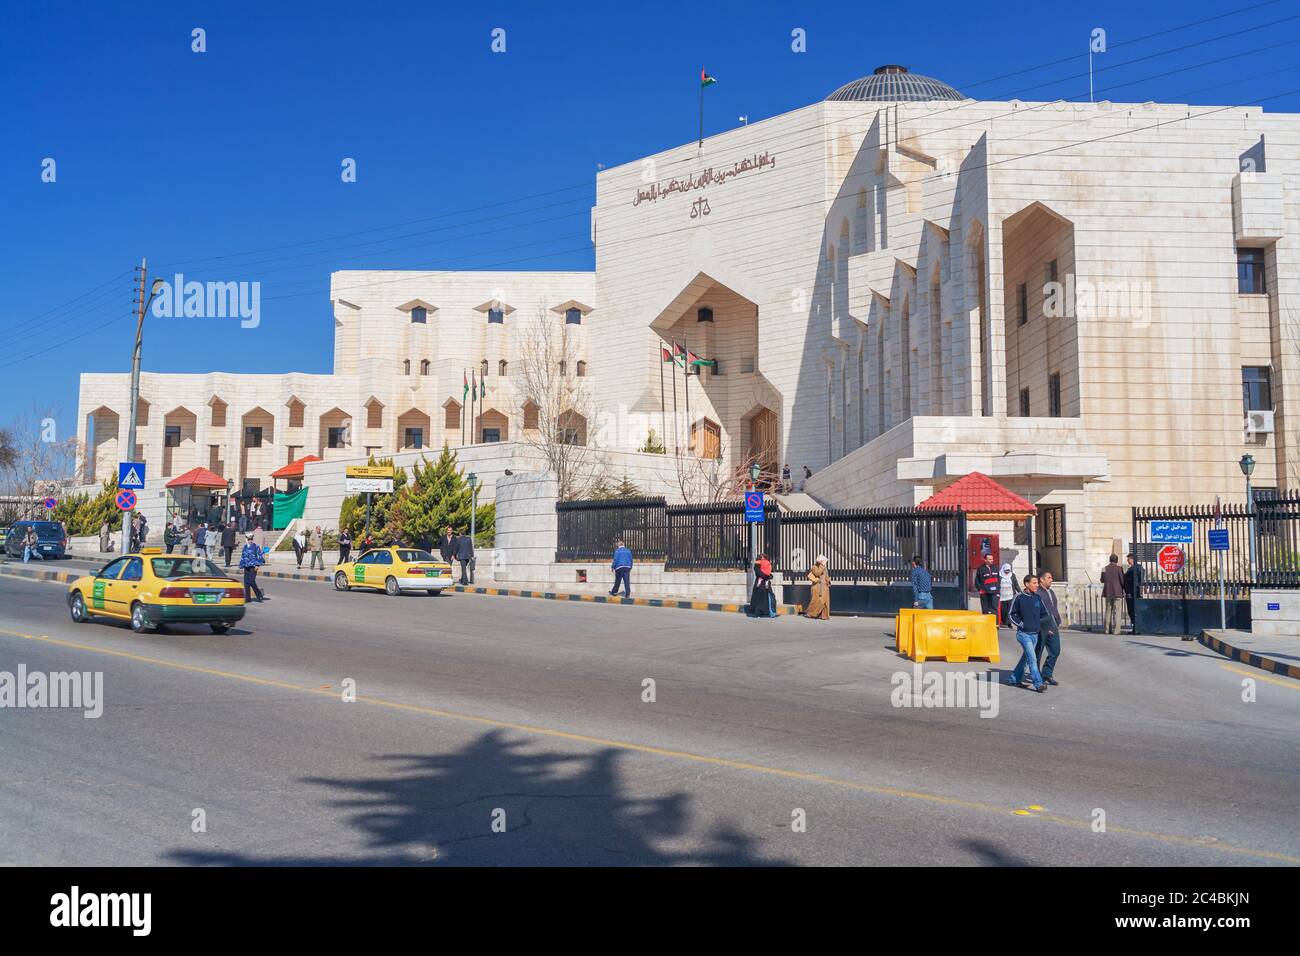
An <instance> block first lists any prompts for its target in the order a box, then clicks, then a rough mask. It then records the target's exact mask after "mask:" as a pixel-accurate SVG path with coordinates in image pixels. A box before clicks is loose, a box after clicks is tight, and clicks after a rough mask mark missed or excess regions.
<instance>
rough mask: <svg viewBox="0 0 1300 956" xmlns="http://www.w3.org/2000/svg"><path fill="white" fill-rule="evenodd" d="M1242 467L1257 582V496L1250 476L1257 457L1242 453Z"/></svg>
mask: <svg viewBox="0 0 1300 956" xmlns="http://www.w3.org/2000/svg"><path fill="white" fill-rule="evenodd" d="M1237 464H1238V465H1239V466H1240V467H1241V473H1242V474H1243V475H1245V476H1246V522H1247V527H1248V529H1249V532H1248V533H1249V534H1250V583H1251V584H1252V585H1254V583H1255V496H1254V495H1253V494H1251V489H1250V476H1251V475H1252V474H1254V473H1255V458H1254V456H1252V455H1242V456H1241V461H1239V462H1237Z"/></svg>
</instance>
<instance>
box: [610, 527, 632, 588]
mask: <svg viewBox="0 0 1300 956" xmlns="http://www.w3.org/2000/svg"><path fill="white" fill-rule="evenodd" d="M609 566H610V568H611V569H613V571H614V587H613V589H612V590H611V591H610V592H609V594H610V597H613V596H614V595H616V594H618V586H619V585H620V584H622V585H623V597H625V598H630V597H631V596H632V549H631V548H629V547H628V546H627V545H625V544H624V543H623V542H622V541H617V542H615V544H614V560H613V561H611V562H610V563H609Z"/></svg>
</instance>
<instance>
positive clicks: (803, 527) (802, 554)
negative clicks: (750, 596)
mask: <svg viewBox="0 0 1300 956" xmlns="http://www.w3.org/2000/svg"><path fill="white" fill-rule="evenodd" d="M777 524H778V540H779V549H778V550H777V551H776V560H775V561H774V564H775V566H776V567H777V568H778V569H779V570H782V571H785V572H787V575H789V574H798V573H800V572H804V571H807V570H808V568H810V567H811V566H812V563H813V562H814V561H815V560H816V559H817V557H818V556H821V555H824V556H825V557H826V567H827V569H828V570H829V571H830V574H831V580H832V581H847V582H850V583H853V584H902V583H906V582H908V581H909V580H910V579H911V573H912V556H913V555H915V554H919V555H921V558H922V560H923V561H924V562H925V566H926V568H927V570H929V572H930V576H931V577H932V578H933V579H934V583H935V584H936V585H956V586H960V585H961V584H962V582H963V580H964V576H965V570H964V569H965V561H966V516H965V515H964V514H963V513H961V512H960V511H929V510H927V511H918V510H916V509H913V508H856V509H840V510H834V511H795V512H787V513H785V514H781V515H778V518H777Z"/></svg>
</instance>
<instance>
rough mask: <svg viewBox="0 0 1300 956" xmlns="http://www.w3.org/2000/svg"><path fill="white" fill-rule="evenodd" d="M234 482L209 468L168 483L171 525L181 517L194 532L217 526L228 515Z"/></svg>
mask: <svg viewBox="0 0 1300 956" xmlns="http://www.w3.org/2000/svg"><path fill="white" fill-rule="evenodd" d="M229 497H230V483H229V482H227V481H226V479H225V478H222V477H221V476H220V475H218V474H217V473H216V472H213V471H209V470H208V469H206V468H191V469H190V470H189V471H187V472H185V474H183V475H179V476H177V477H175V478H173V479H172V480H171V481H169V482H167V523H168V524H174V523H175V521H176V519H177V517H179V518H180V519H181V520H182V521H183V522H184V523H185V524H186V525H187V526H188V527H190V528H191V529H193V528H197V527H198V526H199V525H200V524H208V525H215V524H219V523H220V522H221V521H222V518H223V516H224V515H225V514H226V502H227V501H228V500H229Z"/></svg>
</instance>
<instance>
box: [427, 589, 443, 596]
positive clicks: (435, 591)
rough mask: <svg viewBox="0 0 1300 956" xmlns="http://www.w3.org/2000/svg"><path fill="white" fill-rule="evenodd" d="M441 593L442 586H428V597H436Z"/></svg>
mask: <svg viewBox="0 0 1300 956" xmlns="http://www.w3.org/2000/svg"><path fill="white" fill-rule="evenodd" d="M441 593H442V588H429V597H437V596H438V595H439V594H441Z"/></svg>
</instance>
